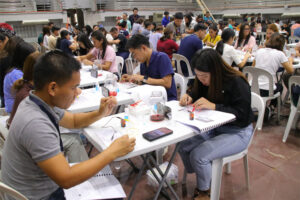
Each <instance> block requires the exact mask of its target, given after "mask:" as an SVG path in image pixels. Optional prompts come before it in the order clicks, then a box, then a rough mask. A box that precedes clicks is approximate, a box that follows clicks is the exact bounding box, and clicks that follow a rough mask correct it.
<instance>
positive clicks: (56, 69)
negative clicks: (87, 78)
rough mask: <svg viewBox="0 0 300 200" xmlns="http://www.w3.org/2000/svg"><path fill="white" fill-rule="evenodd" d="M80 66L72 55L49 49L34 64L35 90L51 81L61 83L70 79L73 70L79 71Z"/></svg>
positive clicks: (39, 89) (40, 88)
mask: <svg viewBox="0 0 300 200" xmlns="http://www.w3.org/2000/svg"><path fill="white" fill-rule="evenodd" d="M80 68H81V65H80V63H79V62H78V61H77V60H76V59H75V58H73V57H72V56H70V55H68V54H66V53H64V52H62V51H58V50H55V51H50V52H49V53H46V54H44V55H43V56H42V57H41V58H39V59H38V60H37V62H36V63H35V65H34V73H33V82H34V87H35V90H37V91H41V90H42V89H43V88H44V87H45V86H46V84H48V83H51V82H56V83H57V84H59V85H63V84H65V83H66V82H68V81H69V80H70V79H71V77H72V74H73V72H79V70H80Z"/></svg>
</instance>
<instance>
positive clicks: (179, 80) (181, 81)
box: [174, 73, 187, 98]
mask: <svg viewBox="0 0 300 200" xmlns="http://www.w3.org/2000/svg"><path fill="white" fill-rule="evenodd" d="M174 81H175V85H176V87H177V85H179V87H180V98H181V97H182V96H183V95H184V94H185V93H186V88H187V85H186V83H185V81H184V78H183V76H182V75H180V74H178V73H174Z"/></svg>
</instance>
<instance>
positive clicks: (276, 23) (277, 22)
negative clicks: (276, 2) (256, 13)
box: [274, 19, 281, 31]
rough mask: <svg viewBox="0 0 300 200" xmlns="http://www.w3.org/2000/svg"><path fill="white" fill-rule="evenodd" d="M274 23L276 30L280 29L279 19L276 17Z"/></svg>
mask: <svg viewBox="0 0 300 200" xmlns="http://www.w3.org/2000/svg"><path fill="white" fill-rule="evenodd" d="M274 24H275V25H276V26H277V28H278V30H279V31H281V26H280V20H279V19H276V21H275V23H274Z"/></svg>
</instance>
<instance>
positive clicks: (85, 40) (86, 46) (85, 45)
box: [77, 33, 94, 56]
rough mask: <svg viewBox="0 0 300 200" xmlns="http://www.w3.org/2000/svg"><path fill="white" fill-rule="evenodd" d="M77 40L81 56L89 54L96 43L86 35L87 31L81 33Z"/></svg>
mask: <svg viewBox="0 0 300 200" xmlns="http://www.w3.org/2000/svg"><path fill="white" fill-rule="evenodd" d="M77 42H78V44H79V55H80V56H83V55H86V54H88V53H89V52H90V51H91V50H92V49H93V48H94V45H93V44H92V42H91V40H90V39H89V37H88V35H86V34H85V33H80V34H79V35H78V37H77Z"/></svg>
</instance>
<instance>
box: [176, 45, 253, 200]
mask: <svg viewBox="0 0 300 200" xmlns="http://www.w3.org/2000/svg"><path fill="white" fill-rule="evenodd" d="M191 65H192V67H193V68H194V71H195V74H196V79H195V81H194V86H193V88H192V90H191V93H190V94H185V95H184V96H183V97H182V98H181V99H180V104H181V105H182V106H186V105H189V104H193V106H195V108H196V109H200V110H202V109H209V110H217V111H222V112H227V113H232V114H234V115H235V117H236V120H235V121H234V122H231V123H228V124H227V125H224V126H221V127H219V128H216V129H213V130H212V131H209V132H206V133H204V134H201V135H197V136H195V137H193V138H190V139H188V140H185V141H183V142H181V146H180V149H179V153H180V156H181V158H182V161H183V163H184V166H185V168H186V170H187V172H188V173H194V172H195V173H196V177H197V188H196V189H195V199H200V198H201V199H209V189H210V182H211V168H212V166H211V165H212V161H213V160H214V159H217V158H221V157H225V156H229V155H232V154H235V153H238V152H241V151H242V150H244V149H245V148H247V146H248V143H249V142H250V139H251V135H252V132H253V126H252V121H253V113H252V109H251V91H250V86H249V84H248V82H247V80H246V78H245V77H244V76H243V74H242V73H241V72H239V71H236V70H234V69H233V68H232V67H230V66H228V65H227V64H226V63H225V62H224V61H223V60H222V58H221V56H220V55H219V54H218V53H217V52H216V51H215V50H214V49H205V50H202V51H198V52H197V53H196V54H195V56H194V57H193V59H192V61H191Z"/></svg>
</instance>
